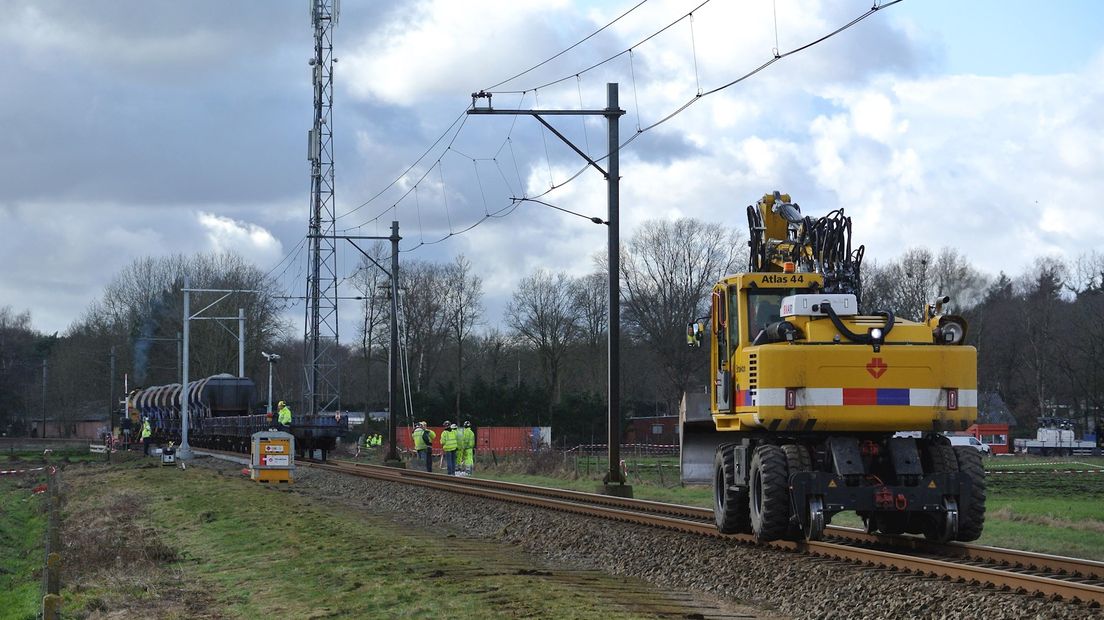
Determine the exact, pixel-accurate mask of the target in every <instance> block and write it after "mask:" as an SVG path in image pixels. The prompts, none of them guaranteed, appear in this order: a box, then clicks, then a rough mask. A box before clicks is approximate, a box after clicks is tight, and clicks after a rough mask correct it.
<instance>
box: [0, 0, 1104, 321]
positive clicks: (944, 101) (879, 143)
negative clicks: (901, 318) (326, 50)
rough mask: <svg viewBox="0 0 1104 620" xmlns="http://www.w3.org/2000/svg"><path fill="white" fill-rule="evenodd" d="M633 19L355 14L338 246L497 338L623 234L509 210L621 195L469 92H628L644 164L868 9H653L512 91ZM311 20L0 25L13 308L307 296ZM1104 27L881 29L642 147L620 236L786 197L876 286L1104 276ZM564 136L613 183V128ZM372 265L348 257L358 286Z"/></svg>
mask: <svg viewBox="0 0 1104 620" xmlns="http://www.w3.org/2000/svg"><path fill="white" fill-rule="evenodd" d="M637 1H638V0H628V1H621V0H617V1H612V0H611V1H605V2H602V1H585V0H526V1H525V2H517V1H516V0H473V1H471V2H463V3H460V2H454V1H449V0H436V1H423V2H411V1H405V2H383V1H379V0H372V1H368V0H360V1H358V0H345V1H344V2H343V3H342V6H341V10H342V12H341V21H340V23H339V25H338V27H337V29H336V32H335V37H334V40H335V48H336V52H335V55H336V56H337V57H338V58H339V62H338V64H337V67H336V69H335V75H336V94H335V104H334V106H335V107H334V125H333V126H334V131H335V136H336V137H335V144H336V162H337V163H336V178H337V181H336V183H337V201H336V204H337V212H338V214H339V219H338V222H337V228H338V229H339V230H342V231H345V232H347V233H349V234H364V235H377V234H386V231H387V229H388V227H389V225H390V221H391V220H392V219H396V220H398V221H399V222H400V226H401V232H402V235H403V237H404V241H403V243H402V248H403V250H404V253H403V254H402V259H403V260H409V259H422V260H436V261H447V260H451V258H452V257H454V256H455V255H457V254H461V253H462V254H464V255H466V256H467V257H468V258H469V259H470V260H471V262H472V264H473V266H474V268H475V271H476V273H477V274H478V275H480V276H481V277H482V278H483V280H484V289H485V291H486V293H487V306H488V311H487V317H486V321H487V323H488V324H495V323H498V322H499V321H500V320H501V308H502V306H503V303H504V300H505V299H506V298H507V297H508V296H509V294H510V293H511V292H512V291H513V289H514V286H515V285H516V283H517V281H518V280H519V279H520V278H521V277H523V276H524V275H526V274H527V273H529V272H531V271H532V270H533V269H536V268H538V267H543V268H546V269H550V270H555V271H566V272H568V273H570V274H572V275H582V274H584V273H586V272H587V271H588V270H589V269H590V266H591V260H590V257H591V256H592V255H593V254H594V253H595V252H596V251H599V250H601V249H602V248H604V244H605V234H606V231H605V228H604V227H602V226H597V225H595V224H592V223H590V222H588V221H587V220H585V219H581V218H577V217H574V216H571V215H567V214H564V213H562V212H560V211H555V210H553V209H549V208H547V207H543V206H540V205H535V204H532V203H526V204H522V205H520V206H518V207H517V208H516V209H509V208H508V207H509V206H510V204H511V202H510V198H511V197H512V196H537V195H541V194H544V196H543V197H542V198H541V199H542V200H544V201H546V202H549V203H552V204H555V205H557V206H560V207H563V208H567V209H570V210H572V211H576V212H579V213H581V214H584V215H587V216H592V215H599V216H604V214H605V189H604V186H603V181H602V179H601V176H600V175H599V174H598V173H597V172H595V171H593V170H585V171H583V172H582V174H579V175H578V176H577V177H576V178H574V180H570V179H571V177H572V176H573V175H575V174H576V173H578V172H579V171H580V170H582V169H583V167H584V164H583V162H582V160H581V159H580V158H579V157H578V156H577V155H576V154H574V153H573V152H571V151H570V150H569V149H568V148H567V147H566V146H564V145H563V144H561V143H560V142H559V141H558V140H557V139H556V138H555V137H554V136H552V135H551V134H549V133H547V132H543V131H542V130H541V127H540V125H539V124H537V123H536V121H535V120H534V119H532V118H527V117H522V118H517V119H514V118H511V117H505V116H466V115H464V110H465V108H466V107H468V106H469V105H470V103H471V97H470V94H471V93H472V92H474V91H478V90H480V89H487V88H489V89H490V90H493V91H496V93H497V94H496V95H495V96H494V98H493V103H494V105H495V107H498V108H532V107H543V108H552V107H566V108H579V107H583V108H588V109H594V108H601V107H604V106H605V103H606V102H605V90H606V88H605V84H606V83H607V82H617V83H619V84H620V103H621V107H622V108H623V109H625V110H626V114H625V116H624V117H623V118H622V120H621V135H622V138H623V139H628V138H631V137H633V135H634V134H636V133H637V131H638V129H641V128H647V127H648V126H650V125H652V124H653V123H655V122H656V121H658V120H660V119H662V118H664V117H666V116H667V115H668V114H670V113H671V112H673V111H675V110H676V109H677V108H679V107H680V106H682V105H683V104H684V103H686V102H688V101H691V100H694V99H695V95H696V94H697V93H698V92H707V91H710V90H713V89H715V88H717V87H718V86H721V85H723V84H726V83H728V82H731V81H732V80H734V79H736V78H737V77H739V76H741V75H743V74H745V73H747V72H748V71H750V70H752V69H754V68H755V67H757V66H759V65H760V64H762V63H763V62H765V61H766V60H769V59H770V58H771V57H772V55H773V54H774V51H775V50H776V49H777V50H778V51H779V52H781V53H785V52H786V51H788V50H791V49H794V48H797V47H800V46H802V45H804V44H805V43H808V42H809V41H812V40H814V39H817V38H819V37H821V36H822V35H824V34H827V33H829V32H831V31H833V30H835V29H836V28H838V27H840V26H842V25H844V24H846V23H847V22H849V21H851V20H852V19H853V18H855V17H857V16H859V15H861V14H862V13H864V12H865V11H866V10H867V9H868V8H869V7H870V3H871V0H832V1H829V0H823V1H819V2H818V1H815V0H774V1H773V2H771V1H766V0H756V1H752V2H732V1H730V0H712V1H711V2H706V3H705V4H704V5H702V6H700V8H696V7H698V6H699V5H701V4H702V2H701V0H650V1H648V2H646V3H644V4H643V5H642V6H640V7H639V8H637V9H636V10H635V11H633V12H632V13H631V14H630V15H629V16H627V17H626V18H624V19H622V20H621V21H618V22H617V23H616V24H615V25H613V26H612V27H610V28H609V29H607V30H605V31H603V32H602V33H600V34H598V35H597V36H595V37H593V38H591V39H590V40H588V41H587V42H585V43H584V44H582V45H579V46H578V47H576V48H574V49H572V50H571V51H570V52H568V53H565V54H563V55H562V56H560V57H558V58H556V59H555V60H553V61H552V62H549V63H547V64H545V65H542V66H541V67H539V68H538V69H536V70H534V71H532V72H529V73H526V74H524V75H522V76H521V77H518V78H516V79H513V80H511V81H509V82H506V83H505V84H501V85H498V86H495V85H496V84H498V83H499V82H502V80H504V79H506V78H509V77H510V76H513V75H515V74H517V73H519V72H521V71H523V70H525V69H527V68H529V67H532V66H533V65H536V64H537V63H539V62H541V61H543V60H545V59H547V58H549V57H551V56H553V55H555V54H557V53H558V52H560V51H562V50H564V49H565V48H567V47H569V46H570V45H572V44H573V43H575V42H577V41H579V40H580V39H582V38H583V37H585V36H586V35H588V34H590V33H592V32H593V31H595V30H596V29H598V28H599V27H600V26H601V25H603V24H606V23H607V22H609V21H610V20H612V19H613V18H614V17H616V16H617V15H619V14H621V13H623V12H624V11H625V10H627V9H628V8H629V7H631V6H632V5H633V4H635V3H636V2H637ZM308 4H309V3H308V2H304V1H296V2H291V1H288V2H272V1H271V0H238V1H235V2H225V1H222V0H219V1H215V0H207V1H199V0H197V1H193V2H186V3H184V2H178V1H176V0H172V1H170V0H112V1H106V0H102V1H84V2H75V1H68V2H64V1H51V0H38V1H35V2H25V1H24V2H17V1H14V0H0V14H3V15H4V16H5V18H4V20H3V21H2V22H0V58H3V59H4V60H3V61H2V62H0V83H2V84H3V88H2V89H0V128H2V130H3V137H4V140H3V144H4V146H5V147H6V148H4V149H3V150H2V151H0V306H4V305H10V306H13V307H14V308H15V309H16V310H24V309H27V310H30V311H31V313H32V318H33V322H34V325H35V327H36V328H38V329H40V330H42V331H46V332H52V331H54V330H62V331H64V330H65V328H66V327H67V326H68V325H69V324H70V323H71V322H72V321H74V320H75V319H77V318H78V317H79V316H80V314H81V312H82V311H83V310H84V309H85V308H86V307H87V306H88V304H89V303H91V302H92V301H93V300H94V299H96V298H97V297H99V296H100V294H101V292H102V289H103V286H104V285H105V284H106V283H107V282H108V281H109V280H110V279H111V277H112V276H113V275H114V274H115V273H116V272H118V270H119V269H120V268H122V267H123V266H125V265H126V264H128V263H129V262H130V261H132V260H133V259H134V258H136V257H140V256H145V255H162V254H169V253H178V252H182V253H193V252H196V251H206V250H221V249H232V250H235V251H237V252H239V253H241V254H243V255H245V256H247V257H249V258H250V259H251V260H253V261H255V263H256V264H257V265H258V266H259V267H261V268H262V269H264V270H266V271H267V270H269V269H275V271H274V272H273V273H274V274H282V281H283V282H284V284H285V286H286V287H287V289H288V291H291V292H293V294H302V291H303V289H304V278H305V275H304V267H305V256H304V254H303V253H302V252H298V253H297V252H296V249H297V248H300V247H301V245H300V241H301V240H302V239H303V235H304V234H305V233H306V228H307V218H308V208H309V204H308V190H309V168H308V165H307V161H306V142H307V140H306V133H307V130H308V129H309V127H310V123H311V117H312V100H311V86H310V72H309V67H308V65H307V59H308V58H309V57H310V56H311V55H312V47H313V42H312V30H311V25H310V18H309V12H308ZM695 9H696V10H695ZM691 11H693V19H682V20H681V21H677V23H674V25H672V26H671V27H670V28H668V29H666V30H664V31H663V32H662V33H661V34H659V35H658V36H655V37H652V38H650V39H648V37H649V36H650V35H652V34H653V33H655V32H657V31H659V30H661V29H663V28H664V27H666V26H668V25H669V24H672V23H673V22H676V20H679V18H680V17H682V16H684V15H686V14H687V13H690V12H691ZM1102 13H1104V5H1101V4H1100V3H1097V2H1094V1H1091V0H1082V1H1072V0H1068V1H1055V2H1047V3H1040V2H1032V1H1027V0H1000V1H998V0H975V1H974V2H954V1H952V0H905V1H904V2H901V3H900V4H897V5H894V6H892V7H888V8H886V9H884V10H882V11H878V12H876V13H875V14H874V15H872V16H871V17H869V18H868V19H866V20H865V21H863V22H861V23H859V24H858V25H856V26H855V27H853V28H851V29H849V30H846V31H845V32H842V33H841V34H839V35H837V36H836V37H834V38H832V39H829V40H827V41H825V42H823V43H821V44H819V45H816V46H814V47H811V48H809V49H807V50H805V51H802V52H800V53H797V54H794V55H792V56H788V57H786V58H784V59H782V60H780V61H779V62H777V63H775V64H773V65H772V66H771V67H769V68H767V69H766V70H764V71H763V72H761V73H759V74H757V75H755V76H754V77H752V78H750V79H748V80H746V81H744V82H741V83H739V84H736V85H734V86H731V87H729V88H726V89H723V90H720V91H719V92H716V93H714V94H710V95H708V96H704V97H702V98H700V99H697V101H696V102H695V103H694V105H692V106H690V107H689V108H687V109H686V110H685V111H683V112H682V113H681V114H678V115H677V116H675V117H673V118H672V119H671V120H669V121H667V122H665V123H663V124H661V125H659V126H657V127H654V128H652V129H648V130H647V131H644V132H643V133H640V135H639V136H638V138H637V139H635V140H634V141H632V142H631V144H629V145H628V146H627V147H626V148H625V149H624V150H623V151H622V155H621V175H622V186H621V209H622V224H623V234H624V235H625V236H626V237H628V236H630V235H631V234H632V231H633V229H634V227H635V226H637V225H639V223H640V222H642V221H644V220H648V219H654V218H677V217H682V216H690V217H696V218H699V219H702V220H706V221H710V222H716V223H719V224H725V225H728V226H736V227H743V226H744V225H745V216H744V211H743V208H744V206H745V205H747V204H749V203H751V202H753V201H754V200H756V198H757V197H758V196H760V195H762V194H763V193H764V192H768V191H771V190H774V189H779V190H783V191H788V192H790V193H791V194H793V196H794V197H795V199H796V200H797V201H798V202H800V203H801V204H802V206H803V208H804V210H805V212H806V213H810V214H821V213H826V212H828V211H830V210H832V209H835V208H838V207H845V208H846V210H847V213H848V214H849V215H852V216H853V217H854V220H855V240H856V241H857V242H860V243H865V244H866V245H867V257H868V259H869V258H873V259H875V260H879V261H887V260H891V259H893V258H894V257H895V256H897V255H899V254H900V253H901V252H902V251H903V250H905V249H906V248H908V247H912V246H920V245H923V246H927V247H930V248H933V249H936V248H939V247H941V246H944V245H946V246H952V247H955V248H958V249H959V250H960V251H962V252H963V253H965V254H966V255H967V256H968V257H970V258H971V259H972V260H973V261H974V262H975V263H976V264H977V266H979V267H980V268H981V269H983V270H984V271H987V272H990V273H996V272H997V271H999V270H1002V269H1003V270H1005V271H1008V272H1011V273H1020V272H1022V271H1023V270H1024V269H1026V268H1027V267H1029V266H1030V265H1031V263H1032V261H1033V260H1034V258H1036V257H1038V256H1042V255H1048V254H1055V255H1059V256H1066V257H1073V256H1076V255H1078V254H1080V253H1081V252H1084V251H1088V250H1092V249H1100V248H1101V247H1102V246H1104V207H1100V206H1098V205H1097V204H1096V203H1097V200H1099V197H1100V196H1102V195H1104V114H1102V113H1101V111H1100V110H1102V109H1104V14H1102ZM776 16H777V17H776ZM644 39H648V40H647V41H646V42H643V43H641V41H643V40H644ZM630 48H632V50H633V51H632V53H631V54H620V55H618V54H619V53H621V52H624V51H625V50H628V49H630ZM615 56H616V58H614V60H612V61H610V62H608V63H605V64H601V65H598V66H596V67H594V65H596V64H597V63H599V62H600V61H602V60H604V59H607V58H610V57H615ZM590 67H594V68H592V69H589V70H587V71H584V69H588V68H590ZM561 78H566V79H562V80H561ZM492 86H494V88H490V87H492ZM534 89H535V90H534ZM553 123H554V124H556V125H557V127H559V128H561V130H562V131H563V132H564V133H565V134H566V135H567V136H568V137H570V138H571V139H572V140H573V141H575V142H576V143H578V144H579V145H580V147H581V148H583V150H585V151H587V152H589V153H591V154H593V155H594V156H595V157H600V156H602V155H604V153H605V151H604V150H603V147H604V144H605V128H604V124H603V123H604V120H603V119H601V118H590V119H588V120H584V119H582V118H580V117H560V118H557V119H554V120H553ZM442 136H444V139H443V140H442V141H441V142H438V143H437V146H436V147H434V148H430V147H431V145H433V144H434V142H435V141H437V140H438V138H441V137H442ZM427 149H429V150H428V151H427ZM423 153H426V156H425V157H424V158H423V159H421V161H420V162H419V163H417V164H416V165H413V166H412V164H415V162H417V161H418V160H419V157H420V156H421V155H422V154H423ZM408 168H409V171H408V172H406V171H407V169H408ZM404 172H405V174H404ZM568 181H570V182H568ZM552 186H557V189H555V190H553V191H551V192H548V190H549V189H550V188H551V187H552ZM546 192H548V193H546ZM488 215H493V216H494V217H487V216H488ZM477 222H481V223H480V224H479V225H478V226H476V227H474V228H471V229H470V230H467V231H466V232H462V233H461V231H464V230H465V229H468V228H469V227H470V226H472V225H473V224H475V223H477ZM450 233H452V236H451V237H450V236H449V235H450ZM442 238H445V240H444V241H441V242H439V243H433V242H436V241H438V240H440V239H442ZM356 260H357V259H356V256H355V254H354V252H353V251H351V249H350V248H347V247H342V248H341V254H340V262H341V264H340V266H339V272H340V273H342V274H344V275H347V274H349V273H351V272H352V270H353V269H354V268H355V263H356ZM343 294H344V293H343ZM350 294H351V291H350ZM344 310H348V311H346V312H345V316H346V317H351V316H352V314H353V313H352V311H351V309H348V308H346V309H344ZM295 316H296V317H299V319H298V320H300V321H301V317H302V310H301V308H300V309H297V310H295ZM350 326H351V322H348V323H346V322H344V321H343V330H344V331H345V334H346V335H347V336H352V331H351V327H350ZM343 339H345V337H343Z"/></svg>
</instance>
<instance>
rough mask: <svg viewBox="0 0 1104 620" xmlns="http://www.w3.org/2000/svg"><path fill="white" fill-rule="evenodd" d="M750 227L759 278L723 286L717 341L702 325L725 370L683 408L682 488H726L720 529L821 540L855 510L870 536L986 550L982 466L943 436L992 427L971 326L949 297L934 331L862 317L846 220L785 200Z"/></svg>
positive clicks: (929, 323) (928, 319) (719, 497)
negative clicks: (985, 416) (981, 418)
mask: <svg viewBox="0 0 1104 620" xmlns="http://www.w3.org/2000/svg"><path fill="white" fill-rule="evenodd" d="M748 223H749V226H750V234H751V240H750V242H749V246H750V250H751V252H750V260H749V267H750V272H748V273H741V274H736V275H731V276H727V277H725V278H724V279H723V280H721V281H720V282H718V283H717V284H716V285H715V286H714V287H713V294H712V312H711V314H710V316H709V317H704V318H705V319H708V320H709V325H708V327H710V328H711V329H709V330H708V333H707V324H706V322H705V320H704V319H703V320H699V321H695V322H694V323H691V324H690V325H689V326H688V328H687V340H688V342H689V344H690V345H691V346H700V345H701V343H702V342H703V340H704V341H708V343H709V345H708V346H709V347H710V356H709V357H710V362H709V373H710V374H709V387H708V407H705V405H704V402H703V404H702V405H701V406H700V407H699V408H694V407H692V406H691V404H692V399H690V398H688V399H687V404H688V406H687V407H686V408H685V411H684V412H683V419H682V421H681V422H682V437H681V441H682V465H683V477H684V480H686V481H687V482H709V481H711V482H712V484H713V488H714V500H715V501H714V510H715V518H716V522H717V527H718V529H719V530H720V531H722V532H725V533H737V532H740V533H751V534H754V535H755V537H756V538H757V539H759V540H763V541H767V540H774V539H778V538H790V539H800V538H808V539H819V538H820V537H821V535H822V533H823V531H824V527H825V525H827V524H828V523H830V522H831V520H832V517H833V516H834V515H835V514H837V513H839V512H841V511H845V510H854V511H856V512H857V513H858V514H859V516H861V517H862V519H863V521H864V523H865V524H866V527H867V530H869V531H871V532H875V531H877V532H882V533H886V534H900V533H917V534H919V533H922V534H924V536H926V537H927V538H929V539H933V540H939V541H947V540H963V541H966V540H975V539H977V538H978V537H979V536H980V535H981V530H982V525H983V522H984V519H985V478H984V470H983V468H982V462H981V455H980V454H979V453H978V452H977V450H974V449H972V448H969V447H966V448H955V447H952V446H951V445H950V442H949V441H948V439H947V438H946V437H945V436H944V435H943V432H945V431H951V430H954V431H964V430H966V428H967V427H969V426H970V425H971V424H973V423H974V421H975V419H976V418H977V351H976V349H975V348H974V347H972V346H967V345H965V344H963V342H964V339H965V335H966V327H967V326H966V321H965V320H963V319H962V318H961V317H958V316H953V315H950V314H945V313H944V312H943V309H944V307H945V306H946V304H947V303H948V302H949V299H948V298H947V297H939V298H937V299H935V300H933V301H932V302H931V303H930V304H926V306H925V307H924V308H923V313H922V315H923V319H922V320H921V321H919V322H916V321H909V320H904V319H901V318H899V317H897V316H896V315H895V314H894V313H893V312H892V311H890V310H887V309H876V310H874V311H872V312H867V313H860V305H861V300H860V296H861V293H862V287H861V280H860V267H861V262H862V256H863V247H862V246H859V247H858V248H857V249H855V250H852V248H851V218H849V217H846V216H844V213H843V210H842V209H839V210H836V211H833V212H832V213H830V214H829V215H827V216H825V217H821V218H811V217H807V216H803V215H802V214H801V209H800V207H799V206H798V205H797V204H795V203H793V202H792V201H791V200H790V197H789V196H788V195H785V194H781V193H779V192H774V193H773V194H768V195H765V196H764V197H763V198H762V199H761V200H759V201H758V203H757V204H755V205H751V206H749V207H748ZM703 400H704V399H703ZM899 431H923V432H922V433H920V436H919V437H915V436H913V437H909V436H904V437H902V436H897V437H895V436H894V435H895V434H896V433H898V432H899Z"/></svg>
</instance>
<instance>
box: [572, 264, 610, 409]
mask: <svg viewBox="0 0 1104 620" xmlns="http://www.w3.org/2000/svg"><path fill="white" fill-rule="evenodd" d="M608 286H609V281H608V276H607V275H605V274H602V273H592V274H590V275H587V276H583V277H581V278H576V279H575V280H573V281H572V282H571V303H572V304H573V305H574V307H575V313H576V314H577V315H578V316H579V326H580V329H579V335H580V340H581V342H582V347H583V353H584V356H585V361H584V364H583V365H584V367H585V368H586V369H587V378H588V379H589V381H590V386H591V388H593V389H597V387H598V386H599V385H601V378H602V377H605V375H606V371H605V367H606V364H607V360H606V358H605V356H604V355H602V351H603V350H604V349H605V345H606V339H607V337H608V333H609V299H608V297H609V289H608Z"/></svg>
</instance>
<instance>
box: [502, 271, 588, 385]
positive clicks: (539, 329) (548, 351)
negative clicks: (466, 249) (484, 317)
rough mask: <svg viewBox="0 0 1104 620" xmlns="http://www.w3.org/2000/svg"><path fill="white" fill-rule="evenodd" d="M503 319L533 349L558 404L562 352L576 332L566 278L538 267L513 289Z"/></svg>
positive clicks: (566, 348)
mask: <svg viewBox="0 0 1104 620" xmlns="http://www.w3.org/2000/svg"><path fill="white" fill-rule="evenodd" d="M506 322H507V323H509V324H510V326H511V327H513V328H514V330H516V331H517V333H518V335H519V336H521V338H522V339H523V340H525V341H526V342H528V343H529V344H530V345H532V346H533V347H534V348H535V349H536V350H537V353H538V355H539V356H540V360H541V366H542V367H543V368H544V371H545V384H546V385H547V387H548V390H549V392H550V393H551V394H552V401H551V402H552V404H559V402H560V397H561V386H560V378H561V374H562V371H563V361H564V356H565V355H566V353H567V350H568V347H569V345H570V344H571V343H572V342H573V341H574V340H575V339H576V338H577V337H578V333H579V316H578V315H577V314H576V310H575V306H574V304H573V303H572V295H571V281H570V279H569V278H568V277H567V275H566V274H564V273H558V274H555V275H553V274H552V273H549V272H547V271H545V270H543V269H538V270H537V271H536V272H534V273H533V274H532V275H530V276H528V277H527V278H525V279H524V280H522V281H521V284H520V285H519V286H518V290H517V291H515V292H514V296H513V299H512V300H511V301H510V303H509V304H508V305H507V306H506Z"/></svg>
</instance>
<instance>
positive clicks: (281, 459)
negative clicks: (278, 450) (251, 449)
mask: <svg viewBox="0 0 1104 620" xmlns="http://www.w3.org/2000/svg"><path fill="white" fill-rule="evenodd" d="M261 464H262V465H268V466H269V467H287V466H288V465H290V464H291V463H290V460H289V459H288V455H286V454H270V455H268V456H262V457H261Z"/></svg>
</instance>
